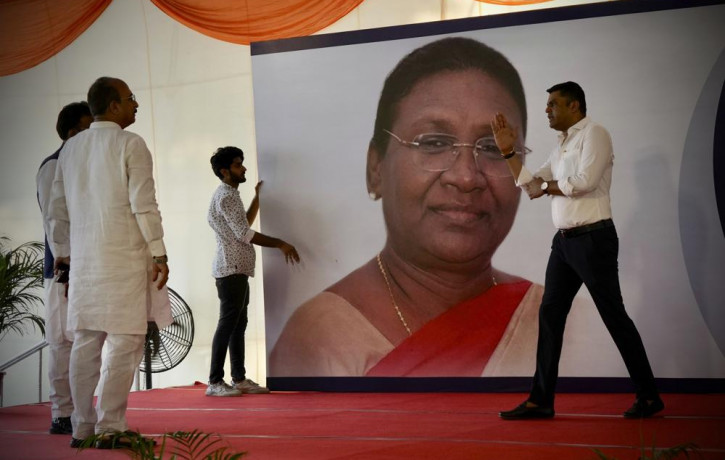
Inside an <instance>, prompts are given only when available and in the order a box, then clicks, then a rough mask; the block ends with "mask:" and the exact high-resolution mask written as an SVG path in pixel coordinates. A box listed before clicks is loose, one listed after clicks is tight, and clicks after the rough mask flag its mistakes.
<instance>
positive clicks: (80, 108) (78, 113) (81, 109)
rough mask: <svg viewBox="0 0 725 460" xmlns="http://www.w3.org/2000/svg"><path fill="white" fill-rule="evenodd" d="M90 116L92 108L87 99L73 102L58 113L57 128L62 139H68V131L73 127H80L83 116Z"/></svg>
mask: <svg viewBox="0 0 725 460" xmlns="http://www.w3.org/2000/svg"><path fill="white" fill-rule="evenodd" d="M90 116H92V115H91V109H90V107H89V106H88V103H87V102H86V101H80V102H71V103H70V104H68V105H66V106H65V107H63V108H62V109H61V110H60V113H58V121H57V122H56V123H55V130H56V131H57V132H58V135H59V136H60V138H61V139H63V140H64V141H65V140H68V132H69V131H70V130H71V129H73V128H78V124H79V123H80V122H81V118H83V117H90Z"/></svg>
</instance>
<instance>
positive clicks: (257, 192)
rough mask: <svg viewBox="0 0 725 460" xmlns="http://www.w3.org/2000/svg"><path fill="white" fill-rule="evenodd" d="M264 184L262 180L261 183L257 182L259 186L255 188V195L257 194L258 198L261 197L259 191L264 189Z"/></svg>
mask: <svg viewBox="0 0 725 460" xmlns="http://www.w3.org/2000/svg"><path fill="white" fill-rule="evenodd" d="M263 183H264V181H263V180H261V181H259V182H257V185H255V186H254V193H256V194H257V196H259V191H260V190H261V189H262V184H263Z"/></svg>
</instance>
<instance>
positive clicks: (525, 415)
mask: <svg viewBox="0 0 725 460" xmlns="http://www.w3.org/2000/svg"><path fill="white" fill-rule="evenodd" d="M498 415H499V417H501V418H502V419H504V420H526V419H542V418H552V417H553V416H554V409H552V408H551V407H541V406H535V407H527V406H526V401H524V402H523V403H521V404H519V405H518V406H517V407H516V408H515V409H512V410H507V411H503V412H499V413H498Z"/></svg>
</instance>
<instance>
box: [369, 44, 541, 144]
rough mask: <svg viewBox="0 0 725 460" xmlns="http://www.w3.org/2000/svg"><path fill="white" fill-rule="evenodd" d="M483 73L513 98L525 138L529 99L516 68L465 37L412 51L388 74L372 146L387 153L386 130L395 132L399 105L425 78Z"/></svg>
mask: <svg viewBox="0 0 725 460" xmlns="http://www.w3.org/2000/svg"><path fill="white" fill-rule="evenodd" d="M470 69H473V70H480V71H481V72H483V73H485V74H486V75H488V76H490V77H491V78H493V79H494V80H496V81H497V82H499V83H500V84H501V85H502V86H503V87H504V88H505V89H506V90H507V91H508V92H509V94H510V95H511V97H512V98H513V100H514V102H516V105H517V107H518V109H519V112H521V121H522V124H523V126H522V127H521V132H522V134H523V135H524V136H526V123H527V120H526V118H527V117H526V97H525V96H524V89H523V85H522V84H521V78H520V77H519V73H518V72H517V71H516V69H515V68H514V66H513V65H512V64H511V63H510V62H509V61H508V59H506V57H505V56H504V55H503V54H501V53H499V52H498V51H496V50H494V49H493V48H490V47H489V46H486V45H484V44H483V43H481V42H479V41H476V40H473V39H470V38H463V37H451V38H444V39H441V40H437V41H434V42H431V43H428V44H427V45H424V46H422V47H420V48H418V49H415V50H413V51H412V52H410V53H409V54H408V55H407V56H405V57H404V58H403V59H401V60H400V62H398V65H396V66H395V68H394V69H393V70H392V72H390V74H388V76H387V78H386V79H385V83H384V84H383V90H382V91H381V93H380V99H379V100H378V111H377V114H376V116H375V128H374V129H375V130H374V132H373V138H372V140H371V143H374V144H375V145H376V146H377V147H378V151H379V152H380V153H381V154H384V153H385V149H386V148H387V146H388V141H389V137H388V136H384V135H383V134H384V133H383V130H384V129H387V130H390V129H391V128H392V125H393V122H394V121H395V118H396V117H397V116H398V113H397V112H398V103H399V102H400V101H401V100H402V99H403V98H404V97H405V96H407V95H408V94H409V93H410V91H411V90H412V89H413V87H414V86H415V85H416V84H417V83H418V82H419V81H421V80H423V79H424V78H427V77H430V76H432V75H435V74H437V73H440V72H444V71H463V70H470Z"/></svg>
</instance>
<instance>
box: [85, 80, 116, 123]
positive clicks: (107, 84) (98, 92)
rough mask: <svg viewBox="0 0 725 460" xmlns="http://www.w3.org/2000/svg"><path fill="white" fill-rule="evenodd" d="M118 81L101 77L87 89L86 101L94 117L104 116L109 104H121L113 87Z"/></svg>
mask: <svg viewBox="0 0 725 460" xmlns="http://www.w3.org/2000/svg"><path fill="white" fill-rule="evenodd" d="M120 81H121V80H119V79H118V78H113V77H101V78H99V79H98V80H96V81H95V82H93V84H92V85H91V87H90V88H89V89H88V98H87V99H88V105H89V106H90V107H91V113H92V114H93V116H94V117H95V116H98V115H103V114H105V113H106V111H107V110H108V107H109V106H110V105H111V102H113V101H116V102H121V95H120V94H118V90H117V89H116V86H115V84H116V83H118V82H120Z"/></svg>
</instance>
